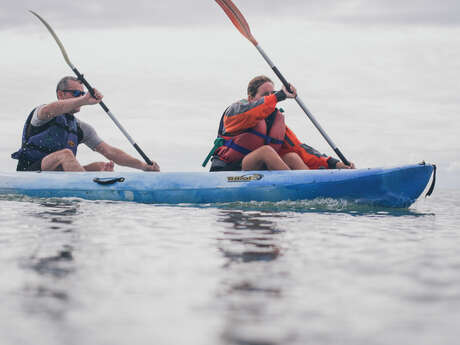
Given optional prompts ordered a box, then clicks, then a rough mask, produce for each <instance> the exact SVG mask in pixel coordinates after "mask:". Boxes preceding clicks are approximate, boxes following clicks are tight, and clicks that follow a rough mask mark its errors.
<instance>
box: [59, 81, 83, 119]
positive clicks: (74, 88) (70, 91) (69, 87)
mask: <svg viewBox="0 0 460 345" xmlns="http://www.w3.org/2000/svg"><path fill="white" fill-rule="evenodd" d="M84 94H85V92H84V91H83V85H82V84H81V81H80V80H78V79H77V78H75V77H64V78H62V79H61V80H60V81H59V83H58V84H57V86H56V95H57V99H59V100H62V99H68V98H75V97H80V96H83V95H84ZM79 111H80V107H78V108H75V109H74V110H72V111H71V112H70V113H72V114H74V113H77V112H79Z"/></svg>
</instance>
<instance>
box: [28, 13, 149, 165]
mask: <svg viewBox="0 0 460 345" xmlns="http://www.w3.org/2000/svg"><path fill="white" fill-rule="evenodd" d="M29 12H30V13H32V14H33V15H34V16H35V17H37V18H38V19H39V20H40V21H41V22H42V23H43V25H45V27H46V28H47V29H48V31H49V32H50V34H51V36H53V38H54V40H55V41H56V43H57V45H58V46H59V49H61V52H62V55H63V56H64V60H65V62H66V63H67V65H69V67H70V68H71V69H72V71H73V72H74V73H75V75H76V76H77V78H78V79H79V80H80V81H81V82H82V83H83V84H84V85H85V86H86V88H87V89H88V91H89V93H90V94H91V95H92V96H93V97H95V95H94V89H93V88H92V87H91V85H90V84H89V83H88V81H87V80H86V79H85V77H84V76H83V74H81V73H80V72H79V71H78V69H77V68H76V67H75V66H74V65H73V64H72V63H71V62H70V59H69V56H68V55H67V52H66V50H65V49H64V45H63V44H62V42H61V41H60V40H59V38H58V37H57V35H56V33H55V32H54V30H53V28H52V27H51V26H50V25H49V24H48V23H47V22H46V21H45V20H44V19H43V18H42V17H41V16H40V15H38V14H37V13H36V12H34V11H30V10H29ZM99 105H100V106H101V107H102V109H104V111H105V112H106V113H107V115H109V117H110V118H111V119H112V121H113V122H114V123H115V125H116V126H117V127H118V129H119V130H120V131H121V132H122V133H123V134H124V135H125V137H126V139H128V141H129V142H130V143H131V145H133V146H134V148H135V149H136V151H137V152H139V154H140V155H141V156H142V158H143V159H144V161H145V162H146V163H147V164H148V165H153V162H152V161H151V160H150V159H149V158H148V157H147V155H146V154H145V153H144V151H142V150H141V148H140V147H139V146H138V145H137V144H136V142H135V141H134V140H133V138H131V136H130V135H129V134H128V132H127V131H126V130H125V129H124V128H123V126H122V125H121V123H120V122H118V120H117V119H116V118H115V116H114V115H113V114H112V112H111V111H110V110H109V108H107V106H106V105H105V104H104V102H102V101H101V102H100V103H99Z"/></svg>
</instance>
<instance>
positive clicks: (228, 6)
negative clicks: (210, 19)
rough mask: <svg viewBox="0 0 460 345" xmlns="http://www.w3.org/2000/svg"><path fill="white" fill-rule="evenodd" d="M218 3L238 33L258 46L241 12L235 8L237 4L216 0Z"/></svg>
mask: <svg viewBox="0 0 460 345" xmlns="http://www.w3.org/2000/svg"><path fill="white" fill-rule="evenodd" d="M216 2H217V3H218V4H219V6H220V7H222V9H223V10H224V12H225V13H226V14H227V16H228V17H229V18H230V20H231V21H232V23H233V25H235V26H236V28H237V29H238V31H239V32H241V34H242V35H243V36H244V37H246V38H247V39H248V40H249V41H251V42H252V44H254V45H255V46H256V45H257V41H256V39H255V38H254V36H252V34H251V29H250V28H249V24H248V22H247V21H246V19H245V18H244V17H243V15H242V14H241V12H240V10H239V9H238V8H237V7H236V6H235V4H234V3H233V2H232V1H231V0H216Z"/></svg>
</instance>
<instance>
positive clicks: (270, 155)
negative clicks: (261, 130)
mask: <svg viewBox="0 0 460 345" xmlns="http://www.w3.org/2000/svg"><path fill="white" fill-rule="evenodd" d="M265 166H266V167H267V169H268V170H290V169H289V166H287V164H286V163H284V162H283V160H282V159H281V157H280V156H279V154H278V153H277V152H276V151H275V150H274V149H273V147H271V146H269V145H264V146H261V147H259V148H258V149H256V150H254V151H252V152H251V153H250V154H248V155H247V156H245V157H244V158H243V161H242V162H241V170H265Z"/></svg>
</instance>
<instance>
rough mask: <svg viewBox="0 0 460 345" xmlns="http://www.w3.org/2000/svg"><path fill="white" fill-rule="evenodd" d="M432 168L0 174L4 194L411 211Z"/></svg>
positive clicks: (172, 202) (160, 202)
mask: <svg viewBox="0 0 460 345" xmlns="http://www.w3.org/2000/svg"><path fill="white" fill-rule="evenodd" d="M433 169H434V166H433V165H429V164H414V165H406V166H400V167H393V168H371V169H354V170H348V169H347V170H345V169H344V170H308V171H246V172H242V171H236V172H235V171H233V172H216V173H207V172H188V173H187V172H184V173H145V172H83V173H82V172H65V173H64V172H40V173H38V172H14V173H0V194H19V195H26V196H30V197H40V198H50V197H58V198H61V197H74V198H82V199H88V200H114V201H134V202H141V203H152V204H183V203H187V204H209V203H227V202H236V201H242V202H247V201H271V202H277V201H284V200H291V201H294V200H312V199H317V198H332V199H342V200H348V201H352V202H356V203H360V204H369V205H377V206H385V207H409V206H410V205H411V204H412V203H413V202H415V200H416V199H417V198H418V197H419V196H420V194H421V193H422V192H423V190H424V189H425V187H426V186H427V184H428V182H429V180H430V177H431V175H432V173H433Z"/></svg>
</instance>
